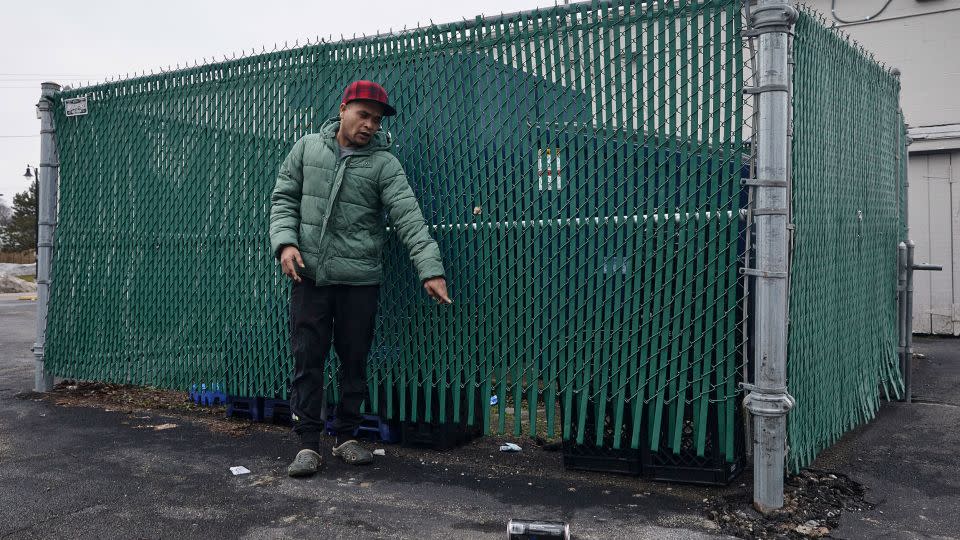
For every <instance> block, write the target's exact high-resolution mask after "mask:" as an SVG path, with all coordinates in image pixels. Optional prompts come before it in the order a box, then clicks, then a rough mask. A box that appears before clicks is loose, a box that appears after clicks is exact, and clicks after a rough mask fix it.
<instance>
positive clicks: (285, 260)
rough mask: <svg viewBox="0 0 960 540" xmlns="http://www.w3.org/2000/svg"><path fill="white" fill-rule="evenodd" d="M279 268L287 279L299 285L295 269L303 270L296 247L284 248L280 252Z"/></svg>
mask: <svg viewBox="0 0 960 540" xmlns="http://www.w3.org/2000/svg"><path fill="white" fill-rule="evenodd" d="M280 268H281V269H282V270H283V273H284V274H286V275H287V277H289V278H290V279H292V280H294V281H296V282H297V283H300V276H299V274H297V268H303V259H301V258H300V250H299V249H297V248H296V246H286V247H284V248H283V249H282V250H280Z"/></svg>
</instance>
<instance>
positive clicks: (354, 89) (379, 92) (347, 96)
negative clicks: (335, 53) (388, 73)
mask: <svg viewBox="0 0 960 540" xmlns="http://www.w3.org/2000/svg"><path fill="white" fill-rule="evenodd" d="M355 99H369V100H370V101H376V102H377V103H379V104H381V105H383V115H384V116H393V115H395V114H397V110H396V109H394V108H393V107H391V106H390V103H389V102H388V101H387V91H386V90H384V89H383V87H382V86H380V85H379V84H377V83H375V82H373V81H353V82H352V83H350V84H349V85H348V86H347V89H346V90H345V91H344V92H343V101H341V103H344V104H346V103H350V102H351V101H353V100H355Z"/></svg>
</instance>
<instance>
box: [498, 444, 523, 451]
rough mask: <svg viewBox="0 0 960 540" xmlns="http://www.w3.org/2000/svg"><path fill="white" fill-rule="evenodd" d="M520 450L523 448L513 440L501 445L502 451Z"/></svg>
mask: <svg viewBox="0 0 960 540" xmlns="http://www.w3.org/2000/svg"><path fill="white" fill-rule="evenodd" d="M520 450H522V448H520V447H519V446H517V445H515V444H513V443H512V442H508V443H507V444H505V445H503V446H501V447H500V451H501V452H519V451H520Z"/></svg>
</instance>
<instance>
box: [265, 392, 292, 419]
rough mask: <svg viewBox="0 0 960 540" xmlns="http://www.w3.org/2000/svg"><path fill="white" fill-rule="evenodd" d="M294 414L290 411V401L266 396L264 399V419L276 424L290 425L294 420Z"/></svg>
mask: <svg viewBox="0 0 960 540" xmlns="http://www.w3.org/2000/svg"><path fill="white" fill-rule="evenodd" d="M292 418H293V415H292V413H291V412H290V401H289V400H286V399H277V398H270V399H267V398H264V400H263V421H264V422H272V423H274V424H286V425H289V424H290V423H291V422H292Z"/></svg>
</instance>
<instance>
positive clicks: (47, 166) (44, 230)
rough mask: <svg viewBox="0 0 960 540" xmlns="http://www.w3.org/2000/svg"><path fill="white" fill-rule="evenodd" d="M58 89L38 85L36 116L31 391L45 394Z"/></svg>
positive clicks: (48, 387) (49, 383)
mask: <svg viewBox="0 0 960 540" xmlns="http://www.w3.org/2000/svg"><path fill="white" fill-rule="evenodd" d="M59 91H60V85H59V84H57V83H52V82H45V83H43V84H41V85H40V102H39V103H37V116H38V117H39V119H40V171H39V178H38V179H37V184H38V185H37V188H38V193H37V199H38V205H37V206H38V207H39V209H38V215H37V222H38V224H39V227H38V229H37V341H36V342H35V343H34V345H33V358H34V390H35V391H37V392H48V391H50V390H51V389H52V388H53V376H52V375H50V374H49V373H47V372H46V370H45V369H44V350H43V347H44V343H45V342H46V336H47V302H48V300H49V299H50V263H51V259H52V255H53V230H54V228H55V227H56V224H57V184H58V181H59V174H60V157H59V154H58V153H57V142H56V138H55V137H54V133H55V128H54V122H53V99H52V98H53V95H54V94H55V93H57V92H59Z"/></svg>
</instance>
